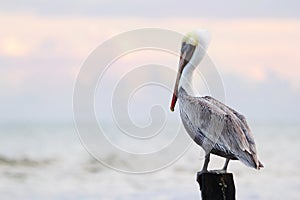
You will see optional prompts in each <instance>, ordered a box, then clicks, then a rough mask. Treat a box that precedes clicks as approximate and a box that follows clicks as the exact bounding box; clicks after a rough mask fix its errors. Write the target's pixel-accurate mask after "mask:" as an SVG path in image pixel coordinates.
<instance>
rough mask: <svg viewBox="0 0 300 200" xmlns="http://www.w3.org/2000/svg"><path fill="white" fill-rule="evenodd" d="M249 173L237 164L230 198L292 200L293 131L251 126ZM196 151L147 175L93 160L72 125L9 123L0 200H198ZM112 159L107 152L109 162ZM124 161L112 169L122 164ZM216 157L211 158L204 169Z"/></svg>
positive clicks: (296, 188) (296, 140)
mask: <svg viewBox="0 0 300 200" xmlns="http://www.w3.org/2000/svg"><path fill="white" fill-rule="evenodd" d="M252 130H253V133H254V135H255V140H256V143H257V148H258V153H259V158H260V160H261V161H262V162H263V164H264V165H265V168H264V169H262V170H260V171H256V170H254V169H251V168H248V167H246V166H245V165H243V164H242V163H240V162H238V161H232V162H231V163H230V164H229V172H233V173H234V180H235V184H236V190H237V199H246V200H247V199H248V200H252V199H300V171H299V166H300V156H299V152H300V126H299V125H284V124H254V125H252ZM201 152H202V151H201V149H200V148H199V147H197V146H196V145H191V146H190V148H189V149H188V150H187V151H186V152H185V153H184V154H183V155H182V157H181V158H180V159H179V160H177V161H176V162H175V163H173V164H172V165H170V166H169V167H166V168H164V169H161V170H158V171H156V172H153V173H145V174H126V173H121V172H118V171H116V170H112V169H110V168H107V167H106V166H103V165H102V164H101V163H99V162H98V161H96V160H95V159H94V158H93V157H91V155H90V154H89V153H88V152H87V151H86V150H85V148H84V147H83V146H82V145H81V143H80V140H79V138H78V135H77V133H76V130H75V128H74V125H73V124H66V125H58V124H23V125H21V124H9V125H3V126H1V128H0V177H1V178H0V199H59V200H60V199H115V200H119V199H120V200H121V199H122V200H123V199H125V200H128V199H156V200H164V199H175V200H176V199H190V200H192V199H195V200H196V199H200V193H199V186H198V185H197V183H196V181H195V174H196V172H197V171H199V169H201V167H202V164H203V159H202V157H201V156H200V155H201ZM118 156H119V155H113V154H108V155H107V160H108V161H109V162H117V161H118ZM130 162H131V160H130V158H126V159H124V160H122V162H121V163H120V164H123V165H126V164H130ZM223 162H224V159H220V158H217V157H214V156H213V157H212V159H211V163H210V167H211V168H221V166H222V165H223Z"/></svg>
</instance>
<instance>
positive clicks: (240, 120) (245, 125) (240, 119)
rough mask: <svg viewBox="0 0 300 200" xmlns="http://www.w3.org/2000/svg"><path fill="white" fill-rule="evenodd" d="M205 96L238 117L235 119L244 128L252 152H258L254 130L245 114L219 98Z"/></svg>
mask: <svg viewBox="0 0 300 200" xmlns="http://www.w3.org/2000/svg"><path fill="white" fill-rule="evenodd" d="M203 98H204V99H206V100H207V101H209V102H211V103H212V104H214V105H215V106H217V107H219V108H220V109H221V110H223V111H224V112H226V113H232V114H233V115H234V116H235V117H237V118H238V119H236V120H235V121H236V123H237V125H238V126H239V127H240V128H241V129H242V131H243V133H244V134H245V136H246V139H247V142H248V143H249V146H250V151H251V153H254V154H256V147H255V142H254V137H253V135H252V132H251V130H250V127H249V125H248V123H247V120H246V118H245V117H244V115H242V114H240V113H239V112H237V111H235V110H234V109H232V108H231V107H229V106H227V105H225V104H223V103H222V102H220V101H218V100H217V99H215V98H213V97H210V96H205V97H203Z"/></svg>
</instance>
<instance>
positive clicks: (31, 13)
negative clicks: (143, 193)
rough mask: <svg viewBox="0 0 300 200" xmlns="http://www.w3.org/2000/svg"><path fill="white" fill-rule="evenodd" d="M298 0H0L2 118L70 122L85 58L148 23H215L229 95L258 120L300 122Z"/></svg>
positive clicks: (216, 55)
mask: <svg viewBox="0 0 300 200" xmlns="http://www.w3.org/2000/svg"><path fill="white" fill-rule="evenodd" d="M16 5H17V6H16ZM299 7H300V2H299V1H296V0H294V1H292V0H289V1H270V0H264V1H237V0H235V1H233V0H229V1H216V0H213V1H181V2H176V3H175V2H174V1H170V0H166V1H148V0H147V1H137V0H132V1H129V0H124V1H108V0H104V1H96V0H88V1H83V0H77V1H57V2H56V1H50V0H44V1H38V0H29V1H16V0H12V1H0V27H1V29H0V44H1V45H0V91H1V92H0V99H1V105H0V110H1V112H0V119H1V123H11V122H12V123H13V122H52V121H53V122H68V121H72V119H73V110H72V94H73V87H74V83H75V81H76V77H77V75H78V73H79V71H80V68H81V66H82V64H83V62H84V60H85V59H86V58H87V57H88V55H89V54H90V53H91V52H92V51H93V50H94V49H95V48H96V47H97V46H98V45H100V44H101V43H102V42H104V41H106V40H107V39H109V38H111V37H112V36H114V35H117V34H119V33H122V32H125V31H129V30H133V29H138V28H145V27H155V28H163V29H170V30H174V31H177V32H180V33H183V34H184V33H186V32H188V31H191V30H193V29H196V28H205V29H207V30H209V31H210V33H211V35H212V41H211V43H210V46H209V48H208V54H209V56H210V58H211V59H212V60H213V62H214V63H215V65H216V66H217V69H218V71H219V73H220V75H221V77H222V80H223V84H224V88H225V93H226V99H225V102H226V103H227V104H229V105H230V106H232V107H234V108H236V109H237V110H239V111H240V112H242V113H243V114H245V115H246V116H247V118H248V119H250V120H251V121H255V122H261V121H262V122H265V121H266V122H284V123H290V122H291V123H299V122H300V108H298V106H297V103H298V102H299V99H300V79H299V75H300V57H299V56H298V52H299V50H300V48H299V45H300V13H299ZM134 59H136V60H135V61H136V63H143V62H145V60H143V59H144V58H143V57H142V56H140V57H138V56H135V57H134ZM155 59H161V62H164V61H163V60H164V59H166V58H164V57H162V56H157V55H156V57H155ZM168 59H170V63H172V65H173V64H174V65H176V63H177V62H178V59H177V58H176V57H174V58H168ZM158 61H159V60H158ZM124 63H125V64H126V63H127V62H126V61H124V62H123V63H122V65H124ZM127 64H128V63H127ZM176 68H177V66H174V69H176ZM172 78H174V79H175V77H171V79H172ZM153 96H155V92H153ZM120 99H122V97H120ZM168 101H169V99H168ZM168 104H169V102H166V105H167V106H168ZM139 114H141V113H139ZM142 114H143V113H142Z"/></svg>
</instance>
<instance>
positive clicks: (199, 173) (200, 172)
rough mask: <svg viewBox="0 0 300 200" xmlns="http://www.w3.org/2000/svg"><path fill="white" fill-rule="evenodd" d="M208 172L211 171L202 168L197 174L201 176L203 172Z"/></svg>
mask: <svg viewBox="0 0 300 200" xmlns="http://www.w3.org/2000/svg"><path fill="white" fill-rule="evenodd" d="M208 172H209V171H208V170H204V169H202V170H201V171H199V172H197V175H198V176H200V175H201V174H204V173H208Z"/></svg>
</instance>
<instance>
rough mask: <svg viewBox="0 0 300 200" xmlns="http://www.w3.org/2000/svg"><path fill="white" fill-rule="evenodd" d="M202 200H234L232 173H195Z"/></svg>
mask: <svg viewBox="0 0 300 200" xmlns="http://www.w3.org/2000/svg"><path fill="white" fill-rule="evenodd" d="M197 182H198V183H199V186H200V190H201V196H202V199H203V200H235V186H234V181H233V174H232V173H217V172H205V173H201V172H198V173H197Z"/></svg>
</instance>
